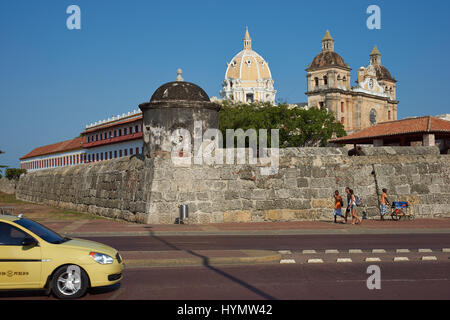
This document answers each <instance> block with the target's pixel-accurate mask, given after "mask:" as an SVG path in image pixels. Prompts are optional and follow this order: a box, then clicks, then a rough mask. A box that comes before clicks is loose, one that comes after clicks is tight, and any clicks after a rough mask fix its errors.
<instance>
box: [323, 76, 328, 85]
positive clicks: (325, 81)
mask: <svg viewBox="0 0 450 320" xmlns="http://www.w3.org/2000/svg"><path fill="white" fill-rule="evenodd" d="M323 84H324V85H326V86H327V85H328V77H327V76H323Z"/></svg>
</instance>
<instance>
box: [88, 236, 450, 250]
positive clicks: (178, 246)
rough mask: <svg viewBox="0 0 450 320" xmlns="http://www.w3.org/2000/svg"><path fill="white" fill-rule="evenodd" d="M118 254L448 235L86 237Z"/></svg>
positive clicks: (430, 241) (332, 245) (443, 239)
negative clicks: (123, 252) (103, 244)
mask: <svg viewBox="0 0 450 320" xmlns="http://www.w3.org/2000/svg"><path fill="white" fill-rule="evenodd" d="M85 239H90V240H93V241H98V242H101V243H105V244H108V245H110V246H112V247H114V248H116V249H117V250H119V251H165V250H241V249H250V250H251V249H253V250H296V251H298V250H307V249H316V250H326V249H356V248H357V249H398V248H402V249H418V248H428V249H442V248H450V234H436V233H430V234H380V235H373V234H370V235H289V236H286V235H283V236H139V237H86V238H85Z"/></svg>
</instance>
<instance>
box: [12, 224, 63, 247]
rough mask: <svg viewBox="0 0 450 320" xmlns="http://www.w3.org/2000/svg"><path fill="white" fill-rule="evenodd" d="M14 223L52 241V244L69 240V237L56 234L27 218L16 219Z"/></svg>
mask: <svg viewBox="0 0 450 320" xmlns="http://www.w3.org/2000/svg"><path fill="white" fill-rule="evenodd" d="M14 223H17V224H18V225H20V226H22V227H24V228H26V229H28V230H30V231H31V232H33V233H34V234H35V235H37V236H38V237H39V238H41V239H43V240H45V241H47V242H49V243H52V244H61V243H64V242H67V241H69V240H70V239H69V238H64V237H62V236H60V235H59V234H57V233H56V232H54V231H52V230H50V229H48V228H46V227H44V226H43V225H41V224H39V223H37V222H35V221H32V220H29V219H24V218H22V219H18V220H16V221H14Z"/></svg>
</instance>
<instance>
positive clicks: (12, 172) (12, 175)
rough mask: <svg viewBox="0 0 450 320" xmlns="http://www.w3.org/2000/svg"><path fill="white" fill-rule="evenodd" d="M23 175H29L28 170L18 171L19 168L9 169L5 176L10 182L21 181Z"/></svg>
mask: <svg viewBox="0 0 450 320" xmlns="http://www.w3.org/2000/svg"><path fill="white" fill-rule="evenodd" d="M23 173H27V170H25V169H17V168H8V169H6V173H5V176H6V178H8V179H9V180H19V178H20V175H21V174H23Z"/></svg>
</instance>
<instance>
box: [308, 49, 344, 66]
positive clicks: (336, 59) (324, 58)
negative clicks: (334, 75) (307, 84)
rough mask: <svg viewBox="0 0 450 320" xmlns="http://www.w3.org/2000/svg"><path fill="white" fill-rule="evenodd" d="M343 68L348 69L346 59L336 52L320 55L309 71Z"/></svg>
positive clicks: (326, 52) (324, 52) (325, 52)
mask: <svg viewBox="0 0 450 320" xmlns="http://www.w3.org/2000/svg"><path fill="white" fill-rule="evenodd" d="M329 67H341V68H346V69H348V66H347V64H346V63H345V61H344V59H343V58H342V57H341V56H340V55H339V54H337V53H336V52H334V51H323V52H321V53H319V54H318V55H317V56H316V57H315V58H314V60H313V62H312V63H311V65H310V66H309V67H308V70H313V69H320V68H329Z"/></svg>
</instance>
